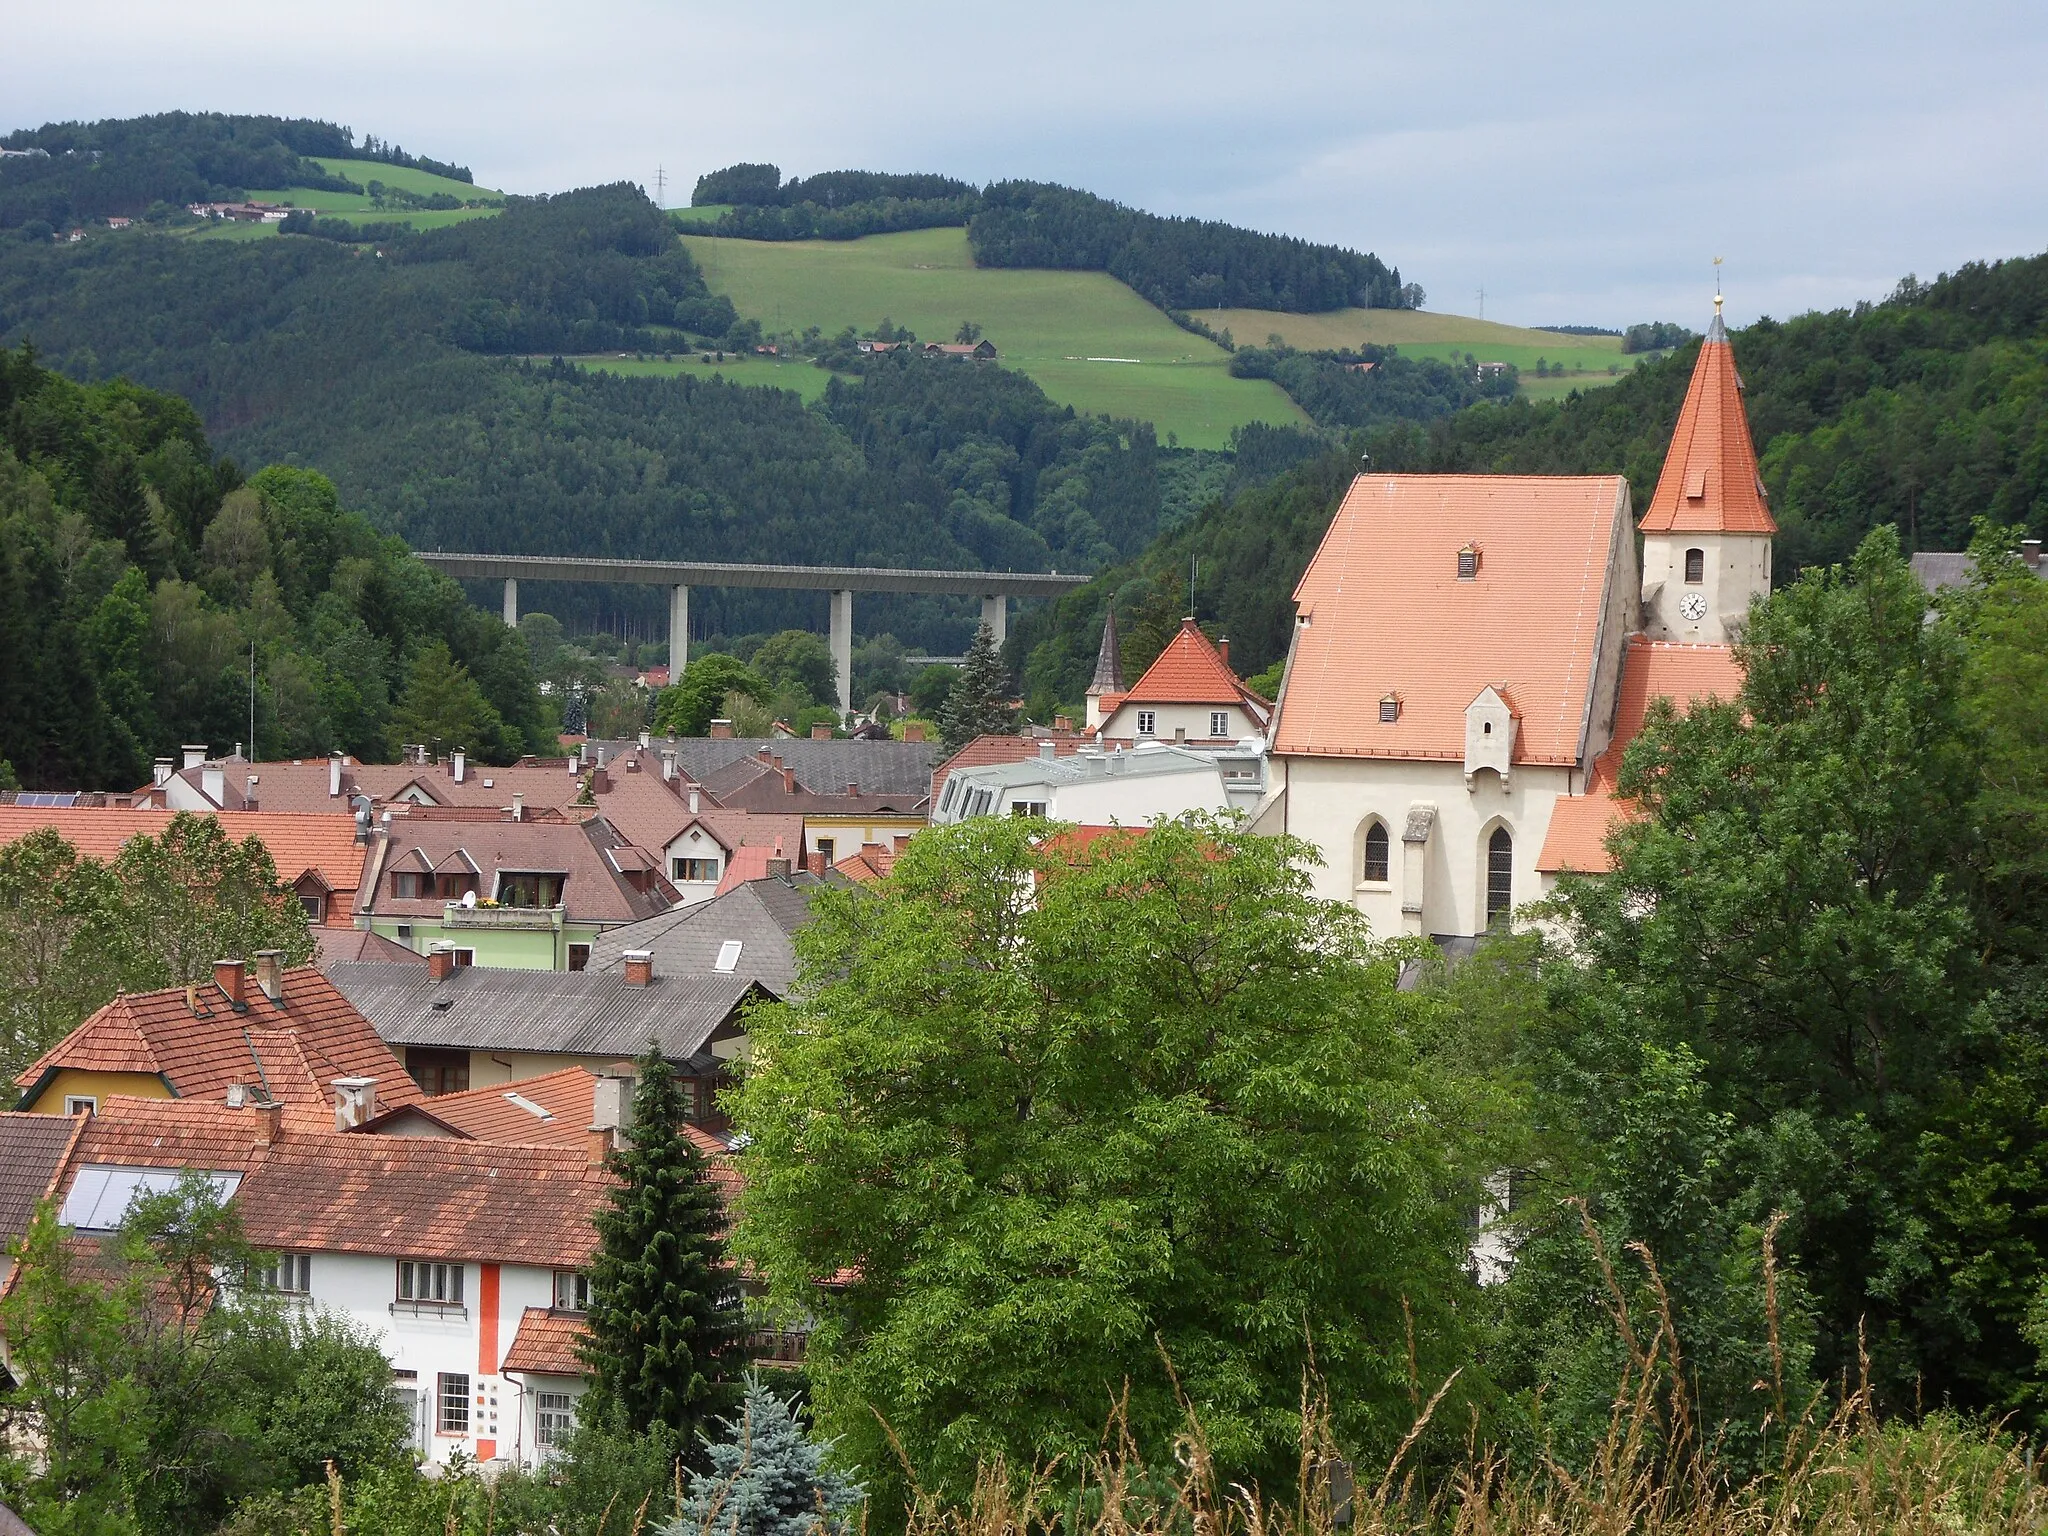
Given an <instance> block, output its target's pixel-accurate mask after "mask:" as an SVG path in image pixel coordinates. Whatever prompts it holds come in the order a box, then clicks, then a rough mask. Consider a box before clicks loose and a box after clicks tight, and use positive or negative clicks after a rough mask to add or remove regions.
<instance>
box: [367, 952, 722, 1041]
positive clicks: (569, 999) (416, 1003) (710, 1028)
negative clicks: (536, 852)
mask: <svg viewBox="0 0 2048 1536" xmlns="http://www.w3.org/2000/svg"><path fill="white" fill-rule="evenodd" d="M328 979H329V980H330V981H332V982H333V983H334V985H335V986H336V987H337V988H339V989H340V990H341V992H342V994H343V995H344V996H345V997H347V998H348V1000H349V1001H350V1002H351V1003H353V1004H354V1005H355V1006H356V1008H357V1009H358V1010H359V1011H360V1012H361V1013H362V1015H363V1016H364V1017H365V1018H367V1019H368V1020H369V1021H370V1023H371V1024H372V1025H373V1026H375V1028H376V1030H377V1033H378V1034H379V1035H381V1036H383V1038H384V1039H385V1040H386V1041H387V1042H389V1043H390V1044H392V1045H427V1046H446V1047H449V1048H451V1049H454V1050H468V1051H547V1052H553V1053H556V1054H559V1055H565V1056H612V1057H617V1058H619V1059H621V1060H624V1059H629V1058H631V1057H634V1056H638V1055H640V1054H642V1053H643V1052H644V1051H646V1049H647V1046H648V1042H649V1041H654V1042H656V1043H658V1044H659V1045H660V1047H661V1053H662V1055H664V1056H667V1057H668V1058H670V1059H671V1060H673V1061H685V1060H688V1059H689V1058H690V1057H692V1056H695V1055H696V1054H698V1052H700V1051H702V1050H703V1049H704V1047H705V1044H706V1042H708V1041H709V1040H710V1038H711V1036H712V1035H713V1033H715V1032H716V1031H717V1029H718V1027H719V1026H720V1025H721V1024H723V1023H725V1022H726V1021H727V1020H728V1019H730V1018H732V1017H733V1015H734V1013H735V1012H736V1011H737V1010H738V1008H739V1007H740V1004H741V1003H742V1002H743V1001H744V1000H745V999H746V996H747V994H748V992H749V991H751V990H752V989H753V987H754V986H755V984H756V980H755V978H754V977H752V976H749V975H744V974H735V975H716V974H711V973H710V972H709V968H708V967H707V968H706V972H705V974H701V975H695V976H664V975H662V974H661V966H660V963H659V961H658V960H657V962H656V965H655V976H654V980H653V981H652V983H650V984H649V985H647V986H644V987H633V986H628V985H627V984H626V978H625V973H624V970H623V967H620V968H614V969H610V970H603V971H598V970H588V971H522V970H504V969H497V968H494V967H488V966H478V965H465V966H458V967H457V968H456V969H455V971H454V972H453V973H451V974H450V975H449V976H447V977H446V978H444V979H442V980H439V981H436V980H435V979H434V978H433V976H432V975H431V974H430V973H429V972H428V971H427V970H426V969H425V968H423V967H420V966H412V965H380V964H377V963H375V962H354V961H352V962H347V963H344V964H340V965H336V966H334V967H332V968H331V969H330V971H329V973H328Z"/></svg>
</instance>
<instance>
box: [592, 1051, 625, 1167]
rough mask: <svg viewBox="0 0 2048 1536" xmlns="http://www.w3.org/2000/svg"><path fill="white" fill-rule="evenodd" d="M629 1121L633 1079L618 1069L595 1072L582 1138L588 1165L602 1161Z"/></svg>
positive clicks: (593, 1165) (619, 1140) (619, 1139)
mask: <svg viewBox="0 0 2048 1536" xmlns="http://www.w3.org/2000/svg"><path fill="white" fill-rule="evenodd" d="M632 1123H633V1079H632V1078H630V1077H628V1076H626V1075H625V1074H624V1073H623V1072H619V1071H611V1072H600V1073H598V1074H597V1081H596V1082H595V1083H593V1084H592V1085H591V1091H590V1129H589V1131H588V1132H587V1133H586V1138H585V1146H586V1147H587V1148H588V1151H589V1157H590V1163H591V1166H592V1167H598V1166H600V1165H602V1164H603V1162H604V1160H605V1158H606V1157H607V1156H609V1155H610V1153H611V1150H612V1148H614V1147H616V1146H617V1145H618V1144H619V1143H620V1142H621V1141H622V1140H623V1139H624V1137H625V1131H626V1128H627V1127H628V1126H629V1125H631V1124H632Z"/></svg>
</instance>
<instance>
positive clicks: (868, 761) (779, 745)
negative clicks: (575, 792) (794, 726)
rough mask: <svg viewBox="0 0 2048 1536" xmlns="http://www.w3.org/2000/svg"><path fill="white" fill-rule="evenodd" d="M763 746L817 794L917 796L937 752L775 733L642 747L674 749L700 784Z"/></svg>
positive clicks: (920, 745)
mask: <svg viewBox="0 0 2048 1536" xmlns="http://www.w3.org/2000/svg"><path fill="white" fill-rule="evenodd" d="M590 745H591V750H592V751H593V752H594V751H595V750H596V749H597V748H598V747H602V748H604V751H605V756H606V757H607V758H618V757H622V756H624V755H625V754H626V753H627V752H629V751H633V750H636V749H638V747H639V745H640V743H639V742H637V741H601V742H595V743H592V744H590ZM763 747H765V748H767V749H768V751H769V753H770V754H771V755H773V756H775V757H779V758H781V759H782V761H783V762H784V763H785V764H787V765H788V767H789V769H790V771H791V772H793V773H794V774H795V775H796V781H797V783H799V784H801V785H802V786H803V787H804V788H805V789H808V790H810V791H811V792H812V793H813V794H820V795H837V794H844V793H845V791H846V786H847V785H849V784H855V785H858V786H859V788H860V793H862V794H864V795H905V794H907V795H916V796H919V797H922V796H923V794H924V793H925V791H926V790H927V789H928V788H930V786H931V778H932V769H933V768H934V767H936V766H937V765H938V761H939V756H940V751H939V744H938V743H937V742H935V741H853V740H847V741H812V740H811V739H810V738H809V737H807V736H799V737H792V738H791V739H789V740H787V741H784V740H782V739H781V738H779V737H765V738H764V737H745V736H740V737H730V738H725V739H716V738H713V737H708V736H681V737H672V738H663V737H655V738H654V739H653V740H651V741H650V742H649V743H648V747H647V750H648V751H649V752H657V753H658V752H673V753H675V755H676V764H677V766H678V767H680V768H681V769H682V771H683V772H684V773H686V774H688V775H689V776H690V777H691V778H693V779H695V780H696V781H697V782H698V783H700V784H704V783H705V781H706V780H708V779H709V778H710V777H711V776H712V775H713V774H715V773H717V772H718V771H719V770H720V769H723V768H728V767H730V766H731V765H732V764H734V763H736V762H739V761H740V760H741V759H743V758H744V759H747V760H756V759H757V755H758V754H759V752H760V751H761V749H762V748H763ZM706 787H707V788H709V787H712V786H709V785H707V786H706ZM715 792H716V791H715V788H714V793H715Z"/></svg>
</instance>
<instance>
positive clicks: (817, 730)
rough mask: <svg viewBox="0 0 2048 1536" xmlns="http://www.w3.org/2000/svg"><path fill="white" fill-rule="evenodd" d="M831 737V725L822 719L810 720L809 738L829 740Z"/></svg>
mask: <svg viewBox="0 0 2048 1536" xmlns="http://www.w3.org/2000/svg"><path fill="white" fill-rule="evenodd" d="M831 739H832V727H831V726H829V725H827V724H826V723H825V722H824V721H822V720H814V721H812V722H811V740H813V741H830V740H831Z"/></svg>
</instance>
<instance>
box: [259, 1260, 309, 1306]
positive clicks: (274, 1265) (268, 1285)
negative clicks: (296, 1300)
mask: <svg viewBox="0 0 2048 1536" xmlns="http://www.w3.org/2000/svg"><path fill="white" fill-rule="evenodd" d="M256 1285H257V1288H258V1289H259V1290H265V1291H276V1292H278V1293H279V1294H280V1295H285V1296H306V1295H310V1294H311V1293H312V1290H313V1255H311V1254H310V1253H275V1254H272V1255H271V1256H270V1258H269V1259H268V1260H267V1261H265V1262H264V1263H262V1264H259V1265H258V1266H257V1267H256Z"/></svg>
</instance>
